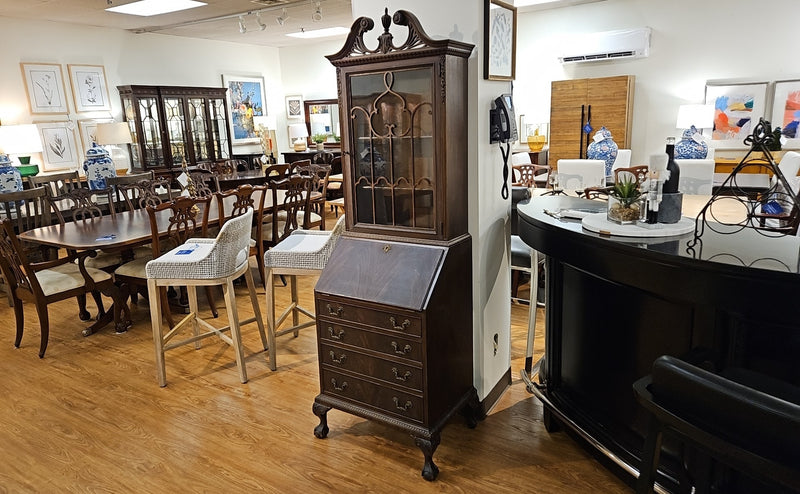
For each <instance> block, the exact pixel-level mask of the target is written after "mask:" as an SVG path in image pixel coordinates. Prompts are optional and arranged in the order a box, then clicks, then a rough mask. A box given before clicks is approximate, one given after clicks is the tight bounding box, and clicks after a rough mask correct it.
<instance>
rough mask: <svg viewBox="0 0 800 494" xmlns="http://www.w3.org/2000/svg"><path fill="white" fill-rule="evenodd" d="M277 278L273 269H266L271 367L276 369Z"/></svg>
mask: <svg viewBox="0 0 800 494" xmlns="http://www.w3.org/2000/svg"><path fill="white" fill-rule="evenodd" d="M274 283H275V280H273V279H272V269H270V268H266V269H265V270H264V292H265V294H266V299H267V332H268V335H269V345H268V346H269V368H270V370H276V369H277V366H276V365H275V354H276V353H277V352H276V350H275V331H276V328H275V286H274Z"/></svg>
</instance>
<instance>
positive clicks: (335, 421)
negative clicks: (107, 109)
mask: <svg viewBox="0 0 800 494" xmlns="http://www.w3.org/2000/svg"><path fill="white" fill-rule="evenodd" d="M331 218H332V217H331ZM332 222H333V219H331V224H332ZM301 280H302V284H301V290H300V291H301V293H302V298H303V300H304V301H305V305H306V307H313V303H312V302H313V283H314V282H315V281H316V280H315V279H311V278H305V279H301ZM237 291H238V294H239V296H238V297H237V300H238V304H239V312H240V314H243V315H247V314H250V313H251V311H250V310H249V303H248V298H247V296H246V291H245V290H244V287H243V286H241V287H239V288H238V289H237ZM276 291H277V294H278V297H279V303H280V302H281V300H283V301H285V300H286V299H287V297H288V294H287V292H288V289H285V288H282V287H280V286H278V287H277V289H276ZM258 292H259V300H260V301H261V303H262V306H263V304H264V301H263V293H264V288H263V286H262V287H261V288H259V290H258ZM200 300H201V304H202V303H204V300H205V297H200ZM221 300H222V298H221V297H219V301H220V302H219V303H218V305H222V304H221ZM109 303H110V301H109ZM89 304H90V311H92V312H93V313H94V306H93V304H92V302H91V297H90V302H89ZM107 305H108V304H107ZM132 317H133V320H134V325H133V327H132V328H131V330H130V331H128V332H127V333H124V334H114V333H113V331H112V330H111V329H109V328H107V329H105V330H103V331H101V332H100V333H98V334H95V335H92V336H89V337H83V336H81V330H82V329H83V328H84V327H86V325H87V324H86V323H85V322H82V321H80V320H79V319H78V317H77V304H76V302H75V301H74V300H67V301H63V302H60V303H57V304H54V305H52V306H51V309H50V320H51V335H50V344H49V347H48V349H47V354H46V356H45V358H44V359H42V360H40V359H39V358H38V356H37V352H38V347H39V329H38V328H39V326H38V320H37V318H36V313H35V310H34V309H33V307H32V306H30V305H26V319H25V331H26V332H25V335H24V337H23V340H22V346H21V347H20V348H19V349H15V348H14V346H13V340H14V315H13V310H12V309H11V308H9V307H8V304H7V303H6V301H5V300H2V302H0V328H1V329H0V375H2V376H3V377H2V381H1V382H2V388H0V389H2V394H3V397H2V400H0V449H1V450H2V453H3V459H2V460H0V493H6V492H8V493H20V492H22V493H27V492H36V493H40V492H41V493H50V492H59V493H60V492H109V493H112V492H113V493H119V492H136V493H184V492H211V493H223V492H280V493H292V492H378V493H380V492H391V493H404V492H411V493H427V492H460V493H476V492H492V493H498V492H519V493H523V492H534V493H576V492H578V493H582V492H592V493H617V492H630V489H628V488H627V487H626V486H625V484H624V483H623V482H621V481H620V480H619V479H618V478H616V477H615V476H614V475H613V474H612V473H611V472H610V471H608V470H606V469H605V468H604V467H603V466H602V465H601V464H600V463H599V462H598V461H596V460H595V459H594V458H593V457H592V456H591V455H590V454H589V453H587V452H586V451H585V450H584V449H583V448H582V447H581V446H580V445H579V444H578V443H577V442H576V441H575V440H574V439H573V438H572V437H570V436H569V435H567V434H566V433H564V432H558V433H553V434H549V433H547V432H546V431H545V429H544V427H543V425H542V419H541V406H540V403H539V402H538V400H537V399H536V398H534V397H533V395H531V394H529V393H528V392H527V391H526V390H525V386H524V384H523V383H522V382H521V380H520V379H519V369H520V368H521V366H522V363H523V362H522V356H523V354H524V351H525V328H526V324H527V307H526V306H523V305H512V340H513V344H512V377H513V384H512V385H511V386H510V387H509V388H508V389H507V390H506V391H505V393H504V395H503V396H502V398H501V399H500V401H499V403H498V405H497V406H496V407H495V408H494V409H493V410H492V411H491V413H490V414H489V416H488V417H487V418H486V420H484V421H482V422H480V423H479V424H478V427H477V428H476V429H474V430H470V429H468V428H467V427H466V425H465V423H464V420H463V419H462V418H461V417H460V416H457V417H456V418H454V419H453V421H452V423H450V424H449V425H448V426H447V427H446V428H445V429H444V431H443V433H442V443H441V445H440V446H439V448H438V450H437V451H436V453H435V455H434V461H435V462H436V463H437V465H438V466H439V468H440V469H441V472H440V474H439V477H438V480H436V481H435V482H432V483H429V482H426V481H425V480H423V479H422V477H421V476H420V469H421V468H422V453H421V452H420V451H419V449H417V448H416V447H415V446H414V444H413V441H412V440H411V438H410V437H409V436H408V435H407V434H405V433H403V432H400V431H398V430H395V429H393V428H390V427H387V426H383V425H380V424H376V423H373V422H369V421H366V420H364V419H361V418H358V417H354V416H351V415H348V414H346V413H344V412H340V411H337V410H331V411H330V413H329V414H328V422H329V426H330V434H329V436H328V437H327V438H326V439H324V440H320V439H316V438H315V437H314V435H313V433H312V431H313V429H314V427H315V426H316V425H317V423H318V420H317V417H316V416H314V414H313V413H311V405H312V403H313V400H314V397H315V396H316V395H317V393H318V390H319V377H318V369H317V355H316V341H315V336H314V330H313V328H310V329H307V330H304V331H303V332H301V334H300V336H299V337H298V338H293V337H292V336H291V335H287V336H284V337H281V338H280V339H279V340H278V358H277V364H278V370H277V371H276V372H271V371H270V370H269V367H268V365H267V353H266V352H265V351H263V350H262V349H261V348H260V346H259V345H260V340H259V337H258V334H257V330H256V328H255V326H253V325H250V326H249V327H245V329H244V341H245V352H246V355H247V371H248V376H249V378H250V381H249V382H248V383H247V384H241V383H239V381H238V377H237V372H236V367H235V363H234V355H233V351H232V350H231V349H230V347H228V346H227V345H225V344H223V343H221V342H218V341H215V340H214V339H209V340H205V342H204V343H203V347H202V348H201V349H200V350H194V349H193V348H191V347H183V348H181V349H178V350H173V351H172V352H168V353H167V359H166V366H167V382H168V385H167V387H165V388H160V387H159V386H158V384H157V382H156V376H155V365H154V363H153V362H154V355H153V343H152V333H151V330H150V319H149V311H148V309H147V304H146V302H145V301H143V300H141V299H140V301H139V305H138V306H133V307H132ZM225 320H226V315H225V311H224V308H223V307H220V319H219V325H223V324H224V322H223V321H225ZM539 320H540V321H541V320H542V317H540V318H539ZM538 334H539V335H540V336H539V338H538V339H537V354H540V353H541V350H542V346H543V343H544V342H543V338H542V336H541V335H542V334H543V331H542V330H541V328H540V329H539V331H538Z"/></svg>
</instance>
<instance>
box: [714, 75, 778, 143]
mask: <svg viewBox="0 0 800 494" xmlns="http://www.w3.org/2000/svg"><path fill="white" fill-rule="evenodd" d="M767 86H768V84H767V83H766V82H748V83H735V84H730V83H727V84H722V83H720V84H717V83H713V82H707V83H706V101H705V102H706V104H707V105H713V106H714V127H713V130H712V131H711V142H712V145H713V146H714V147H715V148H718V149H746V148H747V147H748V146H747V145H746V144H745V143H744V139H745V138H746V137H747V136H748V135H750V133H751V132H752V131H753V129H754V128H755V126H756V124H757V123H758V120H759V119H760V118H761V117H763V116H764V115H765V112H766V101H767Z"/></svg>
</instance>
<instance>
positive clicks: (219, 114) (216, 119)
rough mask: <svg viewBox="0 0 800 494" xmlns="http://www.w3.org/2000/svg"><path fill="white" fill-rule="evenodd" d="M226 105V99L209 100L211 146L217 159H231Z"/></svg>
mask: <svg viewBox="0 0 800 494" xmlns="http://www.w3.org/2000/svg"><path fill="white" fill-rule="evenodd" d="M226 104H227V102H226V101H225V98H209V100H208V111H209V118H210V121H209V125H210V127H211V128H210V131H211V144H212V146H213V151H214V157H215V158H216V159H229V158H230V157H231V155H230V153H229V152H228V150H229V149H230V148H231V146H230V143H229V142H228V141H229V139H228V119H227V118H226V116H225V105H226Z"/></svg>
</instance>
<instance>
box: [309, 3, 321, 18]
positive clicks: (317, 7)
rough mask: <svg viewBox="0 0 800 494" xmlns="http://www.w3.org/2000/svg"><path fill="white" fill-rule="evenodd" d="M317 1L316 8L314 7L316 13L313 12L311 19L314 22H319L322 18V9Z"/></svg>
mask: <svg viewBox="0 0 800 494" xmlns="http://www.w3.org/2000/svg"><path fill="white" fill-rule="evenodd" d="M315 3H316V8H315V9H314V13H313V14H311V20H312V21H314V22H319V21H321V20H322V9H321V8H320V6H319V2H315Z"/></svg>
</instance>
